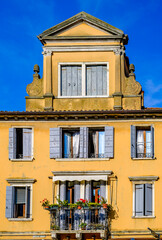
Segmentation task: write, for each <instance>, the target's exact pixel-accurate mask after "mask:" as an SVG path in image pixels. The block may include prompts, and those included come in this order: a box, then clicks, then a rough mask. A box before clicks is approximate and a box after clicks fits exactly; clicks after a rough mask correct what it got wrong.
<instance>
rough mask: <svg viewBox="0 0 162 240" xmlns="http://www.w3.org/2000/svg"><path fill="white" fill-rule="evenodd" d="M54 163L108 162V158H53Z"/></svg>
mask: <svg viewBox="0 0 162 240" xmlns="http://www.w3.org/2000/svg"><path fill="white" fill-rule="evenodd" d="M55 160H56V162H85V161H89V162H93V161H109V160H110V158H55Z"/></svg>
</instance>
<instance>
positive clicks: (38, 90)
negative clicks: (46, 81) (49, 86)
mask: <svg viewBox="0 0 162 240" xmlns="http://www.w3.org/2000/svg"><path fill="white" fill-rule="evenodd" d="M38 73H39V66H38V65H37V64H36V65H34V74H33V82H32V83H30V84H28V85H27V88H26V92H27V94H28V95H29V96H32V97H34V96H42V95H43V84H42V79H40V75H39V74H38Z"/></svg>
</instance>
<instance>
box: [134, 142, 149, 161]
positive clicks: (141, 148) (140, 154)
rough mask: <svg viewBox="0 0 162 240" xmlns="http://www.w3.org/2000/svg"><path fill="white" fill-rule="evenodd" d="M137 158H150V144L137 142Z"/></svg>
mask: <svg viewBox="0 0 162 240" xmlns="http://www.w3.org/2000/svg"><path fill="white" fill-rule="evenodd" d="M136 144H137V158H152V142H137V143H136Z"/></svg>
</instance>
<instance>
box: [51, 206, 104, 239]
mask: <svg viewBox="0 0 162 240" xmlns="http://www.w3.org/2000/svg"><path fill="white" fill-rule="evenodd" d="M48 210H49V211H50V229H51V233H52V238H53V239H57V238H58V235H60V234H66V235H67V234H68V235H70V234H75V236H76V238H77V239H81V238H82V234H92V236H94V234H95V235H96V234H97V235H98V238H102V239H105V237H106V234H107V232H108V209H107V208H103V207H102V206H95V207H83V208H81V209H78V208H76V207H75V208H71V207H69V206H66V207H65V206H62V207H58V206H55V207H53V208H49V209H48ZM67 237H68V236H67Z"/></svg>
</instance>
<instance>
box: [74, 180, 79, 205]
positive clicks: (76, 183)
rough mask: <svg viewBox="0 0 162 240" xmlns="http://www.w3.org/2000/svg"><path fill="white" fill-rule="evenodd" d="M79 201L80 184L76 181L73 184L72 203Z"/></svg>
mask: <svg viewBox="0 0 162 240" xmlns="http://www.w3.org/2000/svg"><path fill="white" fill-rule="evenodd" d="M79 199H80V184H79V182H78V181H75V182H74V202H77V201H78V200H79Z"/></svg>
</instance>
